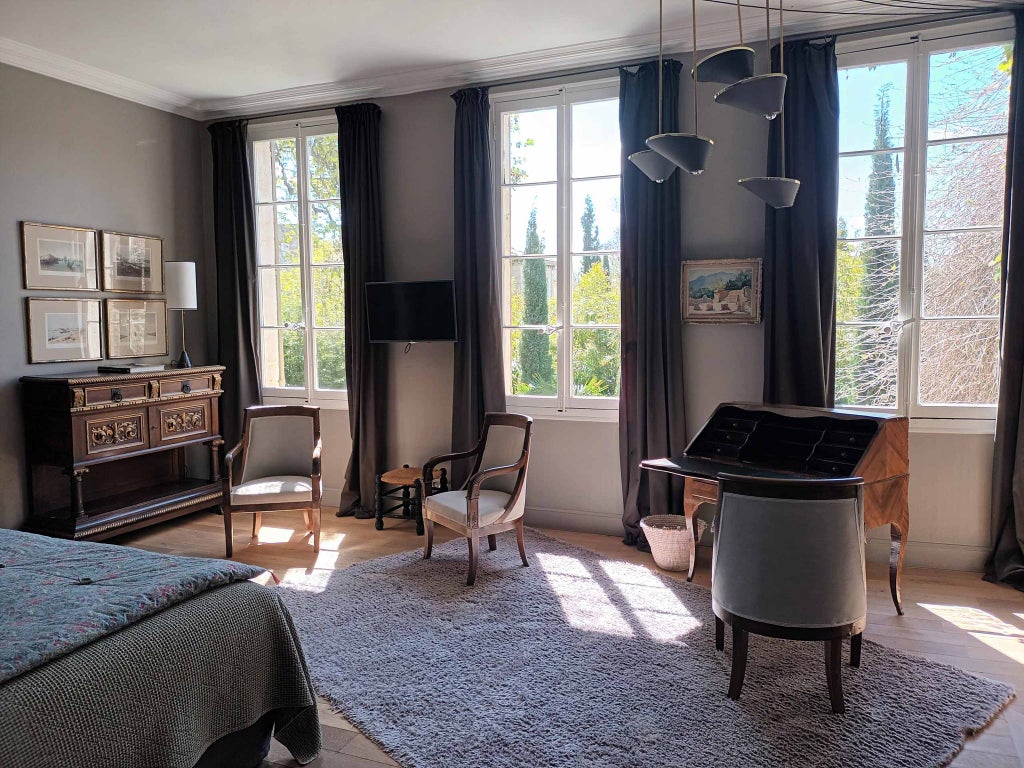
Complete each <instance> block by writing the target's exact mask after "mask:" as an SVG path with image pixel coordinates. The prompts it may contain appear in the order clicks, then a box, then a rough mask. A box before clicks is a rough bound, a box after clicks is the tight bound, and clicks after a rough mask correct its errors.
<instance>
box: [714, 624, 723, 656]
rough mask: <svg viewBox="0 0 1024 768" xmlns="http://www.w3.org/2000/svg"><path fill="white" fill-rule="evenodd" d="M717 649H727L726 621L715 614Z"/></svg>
mask: <svg viewBox="0 0 1024 768" xmlns="http://www.w3.org/2000/svg"><path fill="white" fill-rule="evenodd" d="M715 650H716V651H724V650H725V622H724V621H722V620H721V619H720V618H718V617H717V616H715Z"/></svg>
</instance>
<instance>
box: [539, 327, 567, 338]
mask: <svg viewBox="0 0 1024 768" xmlns="http://www.w3.org/2000/svg"><path fill="white" fill-rule="evenodd" d="M562 328H564V326H561V325H545V326H544V327H543V328H541V329H540V332H541V333H543V334H546V335H548V336H551V335H552V334H555V333H558V332H559V331H561V330H562Z"/></svg>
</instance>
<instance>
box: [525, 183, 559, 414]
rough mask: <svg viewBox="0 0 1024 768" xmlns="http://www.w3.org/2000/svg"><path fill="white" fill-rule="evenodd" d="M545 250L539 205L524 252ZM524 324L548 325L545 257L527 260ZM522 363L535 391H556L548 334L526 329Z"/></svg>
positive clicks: (528, 224)
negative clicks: (540, 227)
mask: <svg viewBox="0 0 1024 768" xmlns="http://www.w3.org/2000/svg"><path fill="white" fill-rule="evenodd" d="M541 253H544V239H543V238H542V237H541V236H540V233H539V232H538V231H537V205H536V203H534V206H533V208H532V209H531V210H530V218H529V219H528V220H527V222H526V243H525V244H524V247H523V255H524V256H528V255H530V254H541ZM523 305H524V307H523V323H524V324H526V325H547V322H548V280H547V262H546V261H545V260H544V259H524V260H523ZM522 334H523V336H522V343H521V344H520V347H519V365H520V370H521V372H522V379H523V381H524V382H525V383H526V384H527V385H528V386H529V387H530V391H531V392H532V393H534V394H554V380H555V377H554V371H553V370H552V360H551V344H550V341H549V339H548V336H547V334H544V333H539V332H537V331H533V330H529V331H523V332H522Z"/></svg>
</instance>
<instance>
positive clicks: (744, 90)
mask: <svg viewBox="0 0 1024 768" xmlns="http://www.w3.org/2000/svg"><path fill="white" fill-rule="evenodd" d="M786 80H787V78H786V76H785V75H782V74H779V73H777V72H776V73H774V74H770V75H755V76H754V77H748V78H747V79H745V80H740V81H739V82H738V83H733V84H732V85H727V86H726V87H725V88H723V89H722V90H720V91H719V92H718V93H716V94H715V101H716V102H718V103H719V104H725V105H727V106H730V107H736V108H737V109H742V110H745V111H747V112H753V113H754V114H756V115H764V116H765V117H766V118H768V119H769V120H773V119H775V118H776V117H777V116H778V114H779V113H780V112H781V111H782V102H783V100H784V99H785V97H786Z"/></svg>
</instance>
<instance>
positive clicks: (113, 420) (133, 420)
mask: <svg viewBox="0 0 1024 768" xmlns="http://www.w3.org/2000/svg"><path fill="white" fill-rule="evenodd" d="M75 420H76V421H77V422H78V423H79V425H80V427H81V428H83V429H84V432H85V437H84V441H83V443H84V447H85V451H84V453H85V456H86V457H89V458H95V457H98V456H103V455H109V454H116V453H125V452H129V451H137V450H139V449H141V448H148V447H149V430H148V429H147V420H146V411H145V410H137V411H133V410H130V409H126V410H124V411H121V412H119V413H114V414H111V413H106V414H103V415H102V416H101V415H96V416H85V415H83V416H76V417H75ZM79 434H81V432H80V433H79ZM79 450H81V449H79Z"/></svg>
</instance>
